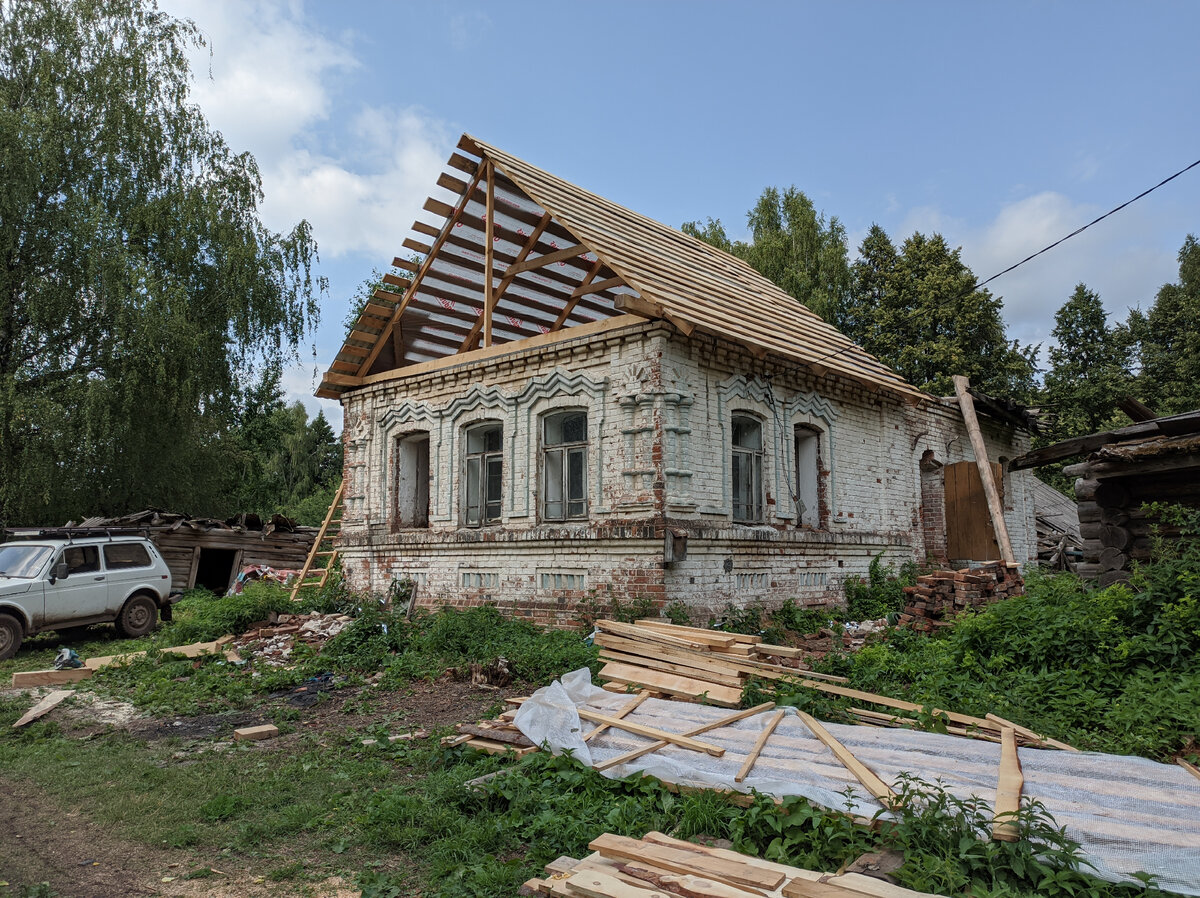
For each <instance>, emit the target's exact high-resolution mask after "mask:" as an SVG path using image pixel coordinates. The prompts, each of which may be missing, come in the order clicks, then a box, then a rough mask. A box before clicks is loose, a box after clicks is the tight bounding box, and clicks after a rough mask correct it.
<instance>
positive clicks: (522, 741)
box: [457, 723, 533, 748]
mask: <svg viewBox="0 0 1200 898" xmlns="http://www.w3.org/2000/svg"><path fill="white" fill-rule="evenodd" d="M457 729H458V731H459V732H460V733H465V734H468V735H471V736H481V737H483V738H484V739H491V740H492V741H494V742H505V743H507V744H509V745H516V746H518V747H520V748H528V747H529V746H531V745H533V743H532V742H530V741H529V739H528V737H526V735H525V734H524V733H522V732H521V731H520V730H518V729H515V728H513V729H506V728H501V727H481V726H475V725H474V724H470V723H460V724H459V725H458V727H457Z"/></svg>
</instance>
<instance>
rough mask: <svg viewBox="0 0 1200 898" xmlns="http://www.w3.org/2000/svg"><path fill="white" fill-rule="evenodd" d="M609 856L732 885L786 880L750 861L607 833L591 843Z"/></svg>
mask: <svg viewBox="0 0 1200 898" xmlns="http://www.w3.org/2000/svg"><path fill="white" fill-rule="evenodd" d="M588 848H590V849H592V850H593V851H598V852H600V854H602V855H604V856H605V857H616V858H624V859H627V860H631V861H636V862H638V863H642V864H653V865H654V866H655V867H659V868H661V869H663V870H666V871H668V872H671V873H683V874H688V875H697V874H698V875H701V876H704V877H706V878H708V879H715V880H717V881H718V882H723V883H725V884H726V885H731V886H749V887H750V888H754V889H765V890H767V891H771V890H773V889H777V888H779V886H780V885H781V884H782V883H783V881H784V880H785V879H786V877H785V876H784V874H782V873H777V872H774V871H771V870H766V869H763V868H762V867H759V866H756V865H754V864H750V863H744V862H740V861H734V860H729V859H726V858H715V857H711V856H707V855H703V854H699V853H693V852H691V851H685V850H683V849H680V848H674V847H671V846H667V845H657V844H654V843H652V842H644V841H642V840H639V839H629V838H626V837H624V836H616V835H612V834H611V833H605V834H604V835H602V836H599V837H598V838H596V839H593V840H592V842H591V843H590V844H589V845H588Z"/></svg>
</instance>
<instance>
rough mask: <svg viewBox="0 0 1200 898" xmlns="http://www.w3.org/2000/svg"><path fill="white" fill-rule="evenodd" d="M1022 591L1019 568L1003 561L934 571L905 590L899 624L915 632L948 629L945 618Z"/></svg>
mask: <svg viewBox="0 0 1200 898" xmlns="http://www.w3.org/2000/svg"><path fill="white" fill-rule="evenodd" d="M1024 591H1025V581H1024V580H1023V579H1022V578H1021V570H1020V567H1019V566H1018V565H1016V564H1009V563H1006V562H1003V561H989V562H987V563H986V564H982V565H980V566H979V567H974V568H963V569H962V570H961V571H934V572H933V573H932V574H925V575H924V576H921V577H918V578H917V583H916V585H915V586H906V587H904V595H905V597H906V599H907V602H908V604H907V605H905V608H904V613H903V614H902V615H900V622H901V623H903V624H908V625H909V626H911V627H912V628H913V629H914V630H932V629H933V628H934V627H948V626H950V621H948V620H945V618H950V617H953V616H954V615H955V614H957V613H959V612H960V611H970V610H972V609H976V608H981V607H983V606H984V605H990V604H992V603H993V602H998V601H1000V600H1001V599H1006V598H1008V597H1009V596H1016V595H1020V594H1021V593H1023V592H1024Z"/></svg>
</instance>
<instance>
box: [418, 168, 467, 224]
mask: <svg viewBox="0 0 1200 898" xmlns="http://www.w3.org/2000/svg"><path fill="white" fill-rule="evenodd" d="M471 174H474V172H471ZM413 230H414V231H416V232H417V233H418V234H424V235H425V236H426V237H434V238H436V237H440V236H441V234H442V229H441V228H439V227H437V226H435V225H431V224H427V223H425V222H423V221H420V220H417V221H414V222H413Z"/></svg>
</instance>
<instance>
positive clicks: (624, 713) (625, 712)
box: [583, 690, 650, 742]
mask: <svg viewBox="0 0 1200 898" xmlns="http://www.w3.org/2000/svg"><path fill="white" fill-rule="evenodd" d="M649 697H650V693H649V692H647V691H645V690H643V691H641V692H639V693H638V696H637V698H635V699H634V700H633V701H631V702H629V704H627V705H625V706H624V707H622V708H621V709H620V710H619V711H617V713H616V714H614V715H613V716H614V717H616V718H617V719H621V718H624V717H628V716H629V715H630V714H632V713H633V712H634V711H636V710H637V709H638V708H639V707H640V706H641V704H642V702H644V701H645V700H646V699H648V698H649ZM607 729H608V724H607V723H602V724H600V726H598V727H595V728H594V729H593V730H592V731H591V732H590V733H588V734H587V735H586V736H584V737H583V741H584V742H590V741H591V740H592V739H595V738H596V737H597V736H599V735H600V734H601V733H603V732H604V731H605V730H607Z"/></svg>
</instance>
